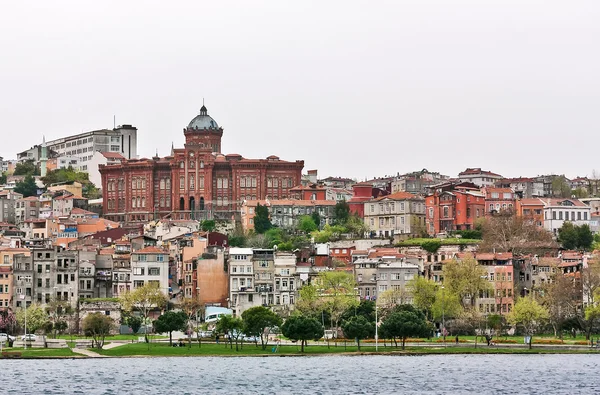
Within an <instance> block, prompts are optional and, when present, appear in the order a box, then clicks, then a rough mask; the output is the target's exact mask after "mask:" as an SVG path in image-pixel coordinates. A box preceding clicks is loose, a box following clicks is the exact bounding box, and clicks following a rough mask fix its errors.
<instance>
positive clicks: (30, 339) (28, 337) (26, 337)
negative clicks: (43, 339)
mask: <svg viewBox="0 0 600 395" xmlns="http://www.w3.org/2000/svg"><path fill="white" fill-rule="evenodd" d="M36 339H37V336H36V335H34V334H33V333H28V334H26V335H23V336H21V340H22V341H28V342H34V341H35V340H36Z"/></svg>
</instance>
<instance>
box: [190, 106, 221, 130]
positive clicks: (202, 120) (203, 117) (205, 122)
mask: <svg viewBox="0 0 600 395" xmlns="http://www.w3.org/2000/svg"><path fill="white" fill-rule="evenodd" d="M188 128H190V129H196V128H198V129H218V128H219V125H217V122H216V121H215V120H214V119H212V117H211V116H210V115H208V110H207V109H206V107H205V106H204V105H203V106H202V108H200V114H199V115H196V116H195V117H194V119H192V120H191V121H190V123H189V125H188Z"/></svg>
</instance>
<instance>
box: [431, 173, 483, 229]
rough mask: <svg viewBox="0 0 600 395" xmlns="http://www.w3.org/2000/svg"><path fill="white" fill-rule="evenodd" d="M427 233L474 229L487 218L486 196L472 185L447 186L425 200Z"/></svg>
mask: <svg viewBox="0 0 600 395" xmlns="http://www.w3.org/2000/svg"><path fill="white" fill-rule="evenodd" d="M425 208H426V211H425V223H426V226H427V233H429V234H430V235H435V234H437V233H440V232H445V231H454V230H468V229H473V228H474V225H475V223H476V221H477V219H478V218H482V217H484V216H485V195H484V194H483V193H481V192H479V190H478V188H476V187H475V185H473V184H471V183H461V184H458V185H452V184H447V185H445V186H444V187H442V188H439V189H437V190H436V191H435V192H434V193H433V194H432V195H430V196H427V197H426V198H425Z"/></svg>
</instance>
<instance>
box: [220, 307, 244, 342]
mask: <svg viewBox="0 0 600 395" xmlns="http://www.w3.org/2000/svg"><path fill="white" fill-rule="evenodd" d="M243 329H244V321H242V320H241V319H240V318H237V317H233V316H230V315H224V316H222V317H221V318H219V321H217V325H216V326H215V331H216V332H217V333H222V334H223V335H225V336H227V338H228V339H229V347H230V348H231V349H233V342H234V341H235V351H238V341H239V339H240V337H241V336H242V330H243ZM226 347H227V346H226Z"/></svg>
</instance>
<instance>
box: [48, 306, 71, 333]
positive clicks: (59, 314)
mask: <svg viewBox="0 0 600 395" xmlns="http://www.w3.org/2000/svg"><path fill="white" fill-rule="evenodd" d="M46 313H48V317H49V318H50V321H51V322H52V324H53V326H52V329H53V331H54V333H53V335H54V338H55V339H56V334H57V332H58V331H59V330H60V328H61V327H62V324H60V325H59V322H61V321H63V319H64V318H65V317H67V316H69V315H71V314H72V313H73V308H72V307H71V305H70V304H69V303H68V302H66V301H63V300H59V299H56V298H52V299H51V300H50V302H49V303H48V304H47V305H46ZM65 329H66V328H65Z"/></svg>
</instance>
